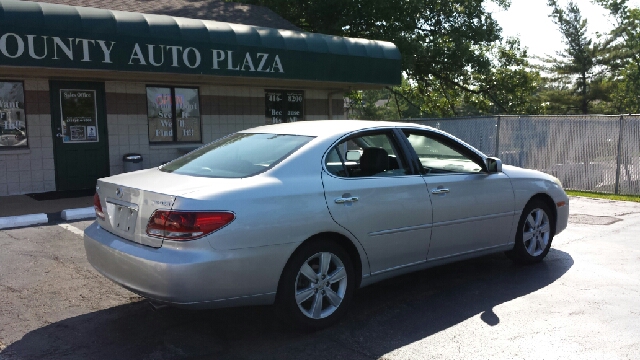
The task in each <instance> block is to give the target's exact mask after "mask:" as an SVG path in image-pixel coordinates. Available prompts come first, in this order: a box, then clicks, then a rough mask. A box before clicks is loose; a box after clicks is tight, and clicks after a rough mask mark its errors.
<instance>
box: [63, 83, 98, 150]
mask: <svg viewBox="0 0 640 360" xmlns="http://www.w3.org/2000/svg"><path fill="white" fill-rule="evenodd" d="M60 113H61V118H62V141H63V142H64V143H71V144H73V143H87V142H98V138H99V134H98V131H97V129H98V121H97V119H98V116H97V111H96V91H95V90H76V89H61V90H60ZM89 127H91V128H93V129H94V136H93V137H91V138H89V137H87V128H89Z"/></svg>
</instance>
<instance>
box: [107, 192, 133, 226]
mask: <svg viewBox="0 0 640 360" xmlns="http://www.w3.org/2000/svg"><path fill="white" fill-rule="evenodd" d="M106 202H107V214H109V222H110V223H111V228H112V229H113V230H114V231H116V232H120V233H123V234H133V233H134V231H135V229H136V220H137V219H138V206H137V205H135V204H130V203H125V202H121V201H117V200H112V199H107V201H106Z"/></svg>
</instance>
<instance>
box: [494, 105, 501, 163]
mask: <svg viewBox="0 0 640 360" xmlns="http://www.w3.org/2000/svg"><path fill="white" fill-rule="evenodd" d="M496 118H497V119H496V155H495V156H496V157H497V158H499V157H500V115H498V116H496Z"/></svg>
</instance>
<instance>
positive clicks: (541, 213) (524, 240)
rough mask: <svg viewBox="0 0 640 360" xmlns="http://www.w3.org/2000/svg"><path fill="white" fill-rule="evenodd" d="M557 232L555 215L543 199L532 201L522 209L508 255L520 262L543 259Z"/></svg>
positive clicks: (526, 262)
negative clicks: (513, 241)
mask: <svg viewBox="0 0 640 360" xmlns="http://www.w3.org/2000/svg"><path fill="white" fill-rule="evenodd" d="M554 233H555V217H554V215H553V213H552V212H551V210H550V209H549V206H548V205H547V204H546V203H544V202H543V201H541V200H538V199H535V200H532V201H530V202H529V203H528V204H527V205H526V206H525V207H524V210H522V215H520V221H518V230H517V231H516V239H515V244H514V246H513V249H512V250H510V251H507V253H506V254H507V256H508V257H509V258H510V259H511V260H513V261H514V262H515V263H518V264H534V263H538V262H540V261H542V259H544V258H545V256H547V254H548V253H549V249H550V248H551V242H552V240H553V235H554Z"/></svg>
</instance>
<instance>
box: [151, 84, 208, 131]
mask: <svg viewBox="0 0 640 360" xmlns="http://www.w3.org/2000/svg"><path fill="white" fill-rule="evenodd" d="M147 116H148V118H149V142H150V143H156V144H166V143H201V142H202V132H201V120H200V97H199V94H198V89H197V88H182V87H168V86H167V87H161V86H147Z"/></svg>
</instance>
